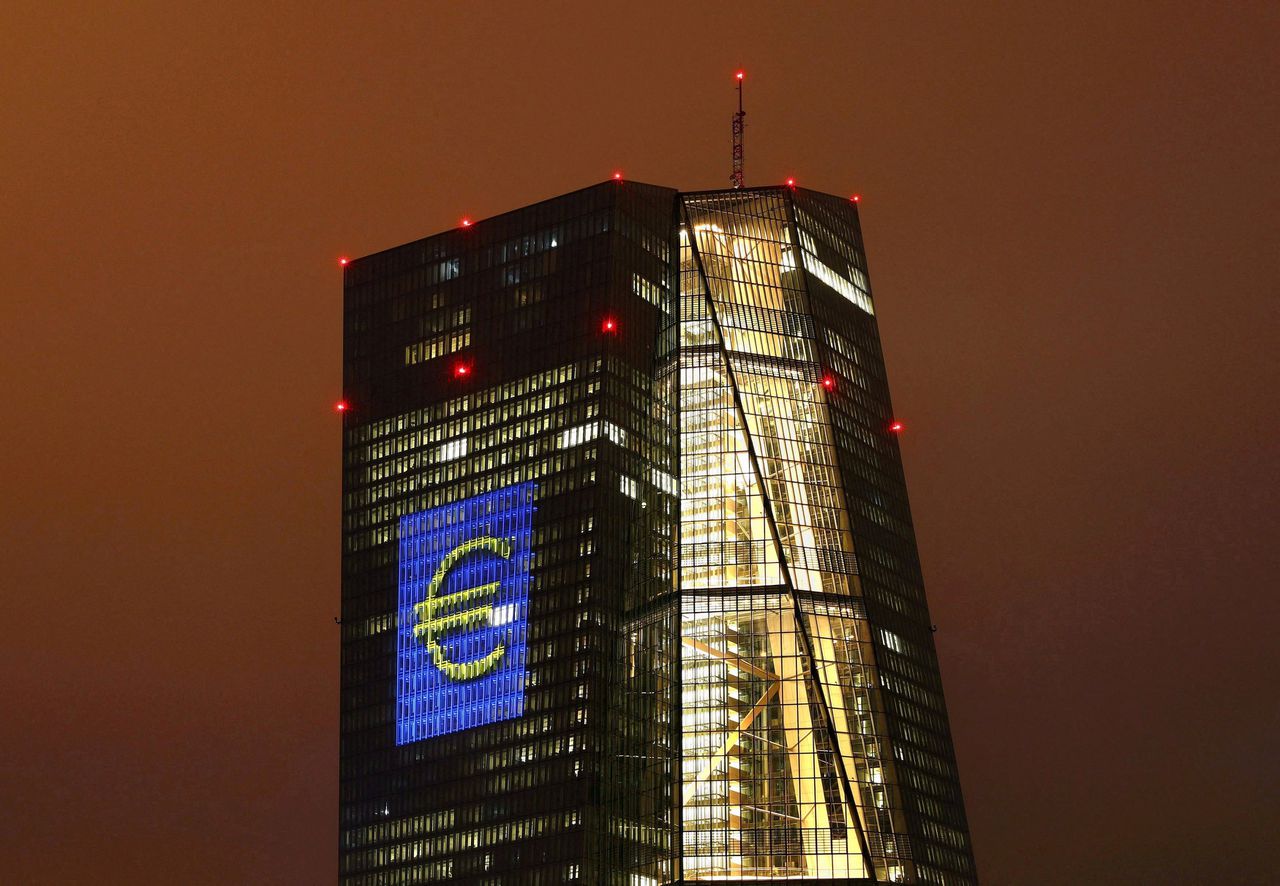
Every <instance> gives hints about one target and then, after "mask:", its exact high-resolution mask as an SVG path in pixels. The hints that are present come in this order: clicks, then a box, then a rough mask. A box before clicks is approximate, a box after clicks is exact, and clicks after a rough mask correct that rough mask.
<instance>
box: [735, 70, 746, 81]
mask: <svg viewBox="0 0 1280 886" xmlns="http://www.w3.org/2000/svg"><path fill="white" fill-rule="evenodd" d="M746 73H747V72H746V71H739V72H738V74H737V77H738V79H739V80H741V79H742V78H743V77H745V76H746Z"/></svg>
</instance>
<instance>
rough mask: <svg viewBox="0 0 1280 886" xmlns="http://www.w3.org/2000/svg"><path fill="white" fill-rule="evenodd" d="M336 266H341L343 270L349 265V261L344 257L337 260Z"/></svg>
mask: <svg viewBox="0 0 1280 886" xmlns="http://www.w3.org/2000/svg"><path fill="white" fill-rule="evenodd" d="M338 264H340V265H342V266H343V267H344V268H345V267H346V266H347V265H349V264H351V259H349V258H347V257H346V256H345V255H344V256H342V257H341V258H339V259H338Z"/></svg>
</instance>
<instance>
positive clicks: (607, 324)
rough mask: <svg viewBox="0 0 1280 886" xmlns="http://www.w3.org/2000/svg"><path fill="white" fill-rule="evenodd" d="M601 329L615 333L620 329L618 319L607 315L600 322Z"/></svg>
mask: <svg viewBox="0 0 1280 886" xmlns="http://www.w3.org/2000/svg"><path fill="white" fill-rule="evenodd" d="M600 331H601V332H607V333H611V334H612V333H614V332H617V331H618V321H617V320H615V319H613V318H612V317H605V318H604V322H603V323H601V324H600Z"/></svg>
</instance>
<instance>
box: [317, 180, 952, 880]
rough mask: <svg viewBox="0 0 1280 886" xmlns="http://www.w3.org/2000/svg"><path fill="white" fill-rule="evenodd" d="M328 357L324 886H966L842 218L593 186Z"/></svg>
mask: <svg viewBox="0 0 1280 886" xmlns="http://www.w3.org/2000/svg"><path fill="white" fill-rule="evenodd" d="M345 329H346V343H345V357H346V365H345V386H346V388H345V390H346V400H347V402H348V403H349V404H350V408H349V409H348V410H347V411H346V412H345V413H344V426H345V428H344V433H345V444H344V484H343V487H344V488H343V494H344V553H343V627H342V634H343V659H342V661H343V664H342V667H343V680H342V687H343V689H342V692H343V697H342V716H343V724H342V727H343V728H342V735H343V744H342V760H341V764H342V787H341V790H342V808H341V829H342V845H341V853H340V854H341V879H342V882H343V883H345V884H350V886H356V884H369V886H372V884H379V886H382V884H400V883H419V882H431V881H437V880H454V881H458V882H475V883H529V884H535V883H547V884H550V883H566V882H581V883H593V884H594V883H602V884H603V883H617V884H627V886H641V884H642V886H649V884H658V883H693V882H705V881H718V882H738V883H764V882H773V881H777V880H786V881H789V882H809V881H813V882H823V883H833V882H844V883H855V882H922V883H939V884H942V883H947V884H953V883H954V884H963V883H974V882H976V877H975V874H974V868H973V861H972V852H971V849H970V846H969V837H968V830H967V826H966V822H965V816H964V808H963V802H962V800H961V796H960V787H959V779H958V776H957V774H956V767H955V761H954V755H953V752H952V748H951V740H950V734H949V728H948V725H947V717H946V709H945V706H944V704H943V699H942V689H941V682H940V678H939V672H938V666H937V660H936V656H935V653H934V646H933V637H932V633H931V631H930V620H929V614H928V610H927V606H926V603H925V598H924V589H923V584H922V581H921V576H920V566H919V559H918V555H917V552H916V547H915V539H914V533H913V531H912V527H911V518H910V512H909V508H908V505H907V498H906V487H905V483H904V480H903V474H902V466H901V461H900V458H899V453H898V447H897V440H896V436H895V433H894V431H893V429H892V428H893V412H892V408H891V405H890V401H889V392H888V385H887V382H886V379H885V373H884V362H883V359H882V357H881V352H880V341H879V335H878V331H877V327H876V321H875V313H874V305H873V302H872V296H871V290H870V286H869V283H868V281H867V275H866V262H865V256H864V252H863V248H862V238H861V233H860V230H859V226H858V216H857V207H856V205H854V204H853V203H852V202H850V201H848V200H843V199H839V198H835V197H830V196H827V195H823V194H817V193H814V192H810V191H805V190H799V189H794V188H790V187H774V188H749V189H748V188H741V189H732V190H728V191H713V192H700V193H678V192H676V191H674V190H671V189H665V188H658V187H653V186H649V185H641V184H636V183H630V182H624V181H611V182H607V183H605V184H602V185H598V186H595V187H592V188H588V189H585V190H583V191H579V192H576V193H574V194H569V195H566V196H564V197H560V198H557V199H554V200H550V201H547V202H545V203H540V204H537V205H535V206H531V207H528V208H526V209H522V210H517V211H515V212H512V213H507V214H506V215H502V216H498V217H496V218H493V219H488V220H485V221H482V222H478V223H476V224H473V225H470V226H469V227H466V228H464V229H458V230H455V231H451V232H447V233H444V234H441V235H438V236H436V237H432V238H429V239H427V240H423V241H418V242H415V243H411V244H407V245H405V246H402V247H398V248H396V249H392V250H389V251H387V252H383V253H379V254H377V255H373V256H369V257H367V258H363V259H359V260H357V261H354V262H352V263H351V264H350V265H348V267H347V271H346V318H345Z"/></svg>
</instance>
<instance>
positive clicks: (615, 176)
mask: <svg viewBox="0 0 1280 886" xmlns="http://www.w3.org/2000/svg"><path fill="white" fill-rule="evenodd" d="M613 180H614V181H616V182H620V181H622V173H621V172H615V173H614V174H613Z"/></svg>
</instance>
